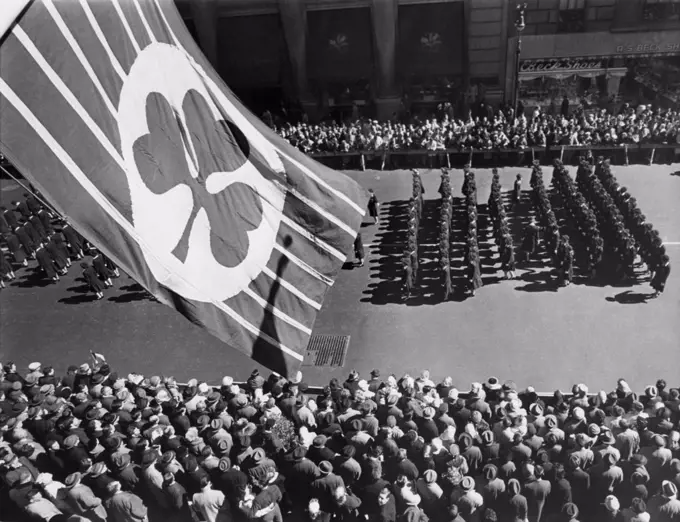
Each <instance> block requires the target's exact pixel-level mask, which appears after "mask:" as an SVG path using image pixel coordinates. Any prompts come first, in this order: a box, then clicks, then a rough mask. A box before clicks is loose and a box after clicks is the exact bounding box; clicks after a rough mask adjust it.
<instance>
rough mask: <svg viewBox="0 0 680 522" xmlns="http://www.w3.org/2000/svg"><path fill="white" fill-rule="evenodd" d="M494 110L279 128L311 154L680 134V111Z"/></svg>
mask: <svg viewBox="0 0 680 522" xmlns="http://www.w3.org/2000/svg"><path fill="white" fill-rule="evenodd" d="M517 112H518V117H517V118H515V117H514V116H513V110H512V108H510V107H508V106H505V107H502V108H501V109H499V110H498V111H495V112H494V111H493V109H492V108H491V106H490V105H485V104H483V105H482V108H481V109H480V110H478V111H476V113H475V114H473V112H472V111H470V113H469V115H468V116H467V117H464V118H455V117H454V115H453V114H452V113H451V114H449V113H443V114H440V115H438V116H433V117H432V118H429V119H425V120H420V119H418V118H417V117H416V118H413V119H411V120H410V121H398V120H397V119H396V118H393V120H391V121H377V120H370V119H360V120H356V121H352V122H343V123H338V122H336V121H330V122H323V123H320V124H309V123H307V122H302V123H299V124H291V123H288V124H285V125H283V126H279V127H277V128H276V130H277V132H278V133H279V134H280V135H281V136H282V137H283V138H284V139H285V140H287V141H288V142H289V143H291V144H292V145H294V146H295V147H297V148H299V149H300V150H302V151H303V152H305V153H307V154H315V153H347V152H369V151H370V152H376V151H390V152H399V151H410V150H420V151H430V152H432V153H436V152H437V151H443V150H447V149H456V150H469V149H471V148H474V149H476V150H498V149H517V150H522V149H527V148H529V147H559V146H562V145H565V146H567V145H571V146H591V147H598V146H603V147H608V146H612V147H614V146H621V145H624V144H629V145H635V144H642V143H654V144H675V143H676V142H677V138H678V133H679V131H680V112H678V111H677V110H670V109H668V110H662V109H653V108H652V107H651V106H645V105H640V106H638V107H636V108H634V107H631V106H630V105H628V104H624V105H623V106H622V107H621V108H620V110H619V111H618V112H617V113H612V112H609V111H608V110H606V109H602V110H599V111H595V112H593V111H585V110H583V109H582V108H579V109H577V110H575V111H570V109H569V107H563V109H562V110H561V111H560V113H558V114H556V113H554V112H552V111H551V112H542V111H540V110H539V109H535V110H534V111H533V112H531V113H525V112H524V110H523V109H522V108H521V106H520V108H519V109H518V111H517Z"/></svg>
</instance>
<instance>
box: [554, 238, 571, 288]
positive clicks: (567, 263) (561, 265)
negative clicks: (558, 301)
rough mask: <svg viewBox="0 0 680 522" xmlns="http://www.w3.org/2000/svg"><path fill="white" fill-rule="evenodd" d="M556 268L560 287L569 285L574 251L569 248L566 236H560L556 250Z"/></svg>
mask: <svg viewBox="0 0 680 522" xmlns="http://www.w3.org/2000/svg"><path fill="white" fill-rule="evenodd" d="M557 266H558V275H559V278H560V286H567V285H570V284H571V280H572V278H573V276H574V249H573V248H572V247H571V244H569V236H567V235H566V234H565V235H564V236H562V240H561V242H560V246H559V248H558V252H557Z"/></svg>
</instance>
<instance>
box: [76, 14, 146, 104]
mask: <svg viewBox="0 0 680 522" xmlns="http://www.w3.org/2000/svg"><path fill="white" fill-rule="evenodd" d="M71 3H72V2H64V7H69V6H70V5H71ZM87 5H88V6H89V7H90V10H91V11H92V14H93V15H94V17H95V18H96V19H97V22H98V24H99V27H101V30H102V32H103V33H104V35H105V36H106V41H107V42H108V43H109V47H111V50H112V51H113V54H114V55H116V58H118V62H119V63H120V65H121V66H122V67H123V70H124V71H125V73H126V74H128V73H129V72H130V69H131V68H132V64H133V63H134V61H135V59H136V58H137V51H135V48H134V47H133V46H132V42H131V41H130V39H129V38H128V37H127V34H126V32H125V29H124V28H123V23H122V22H121V21H120V18H119V17H118V15H117V14H116V11H115V10H114V9H113V6H112V5H111V2H110V1H109V2H88V3H87ZM116 99H117V98H116Z"/></svg>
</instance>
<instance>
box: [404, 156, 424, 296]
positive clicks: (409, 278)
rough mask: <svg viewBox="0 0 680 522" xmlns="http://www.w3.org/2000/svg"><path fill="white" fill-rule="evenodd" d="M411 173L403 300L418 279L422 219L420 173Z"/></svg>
mask: <svg viewBox="0 0 680 522" xmlns="http://www.w3.org/2000/svg"><path fill="white" fill-rule="evenodd" d="M411 173H412V175H413V191H412V195H411V198H410V199H409V202H408V225H407V237H406V249H405V251H404V256H403V258H402V263H403V265H404V276H403V279H402V289H403V294H402V295H403V297H404V299H408V298H409V297H410V296H411V289H412V288H413V285H414V284H415V282H416V280H417V278H418V229H419V227H420V220H421V218H422V217H423V195H424V194H425V187H424V186H423V180H422V179H421V178H420V173H419V172H418V171H417V170H416V169H412V170H411Z"/></svg>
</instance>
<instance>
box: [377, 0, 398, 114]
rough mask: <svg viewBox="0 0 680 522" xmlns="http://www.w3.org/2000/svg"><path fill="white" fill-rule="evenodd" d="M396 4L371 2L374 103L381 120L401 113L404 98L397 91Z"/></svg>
mask: <svg viewBox="0 0 680 522" xmlns="http://www.w3.org/2000/svg"><path fill="white" fill-rule="evenodd" d="M398 15H399V4H398V2H397V0H372V5H371V18H372V21H373V34H374V41H375V71H376V73H377V78H375V80H376V81H375V85H376V88H377V92H376V97H375V103H376V110H377V116H378V119H380V120H386V119H390V117H391V116H392V115H393V114H394V113H396V112H398V111H399V106H400V104H401V96H399V94H398V90H397V88H396V48H397V20H398Z"/></svg>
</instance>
